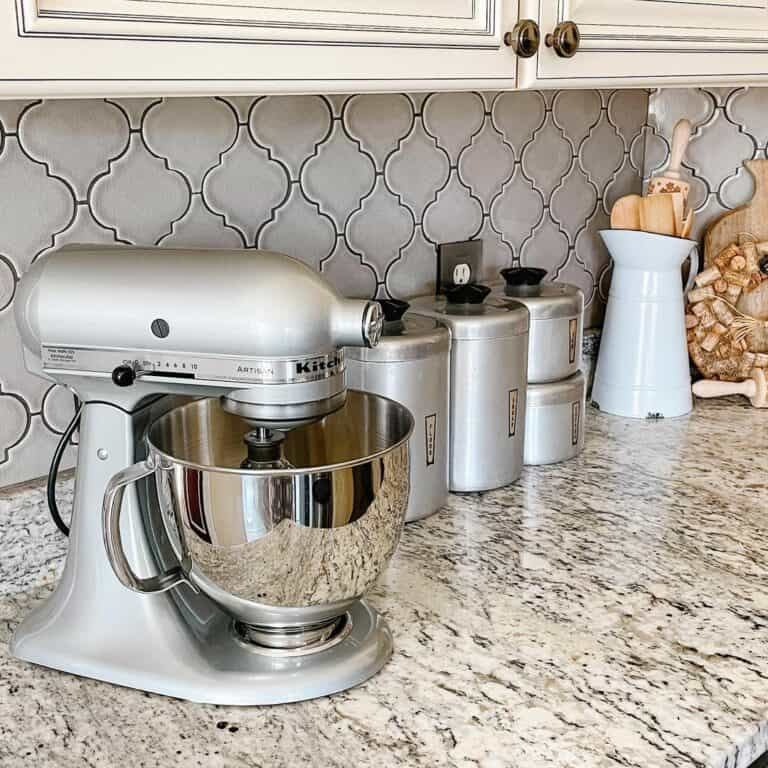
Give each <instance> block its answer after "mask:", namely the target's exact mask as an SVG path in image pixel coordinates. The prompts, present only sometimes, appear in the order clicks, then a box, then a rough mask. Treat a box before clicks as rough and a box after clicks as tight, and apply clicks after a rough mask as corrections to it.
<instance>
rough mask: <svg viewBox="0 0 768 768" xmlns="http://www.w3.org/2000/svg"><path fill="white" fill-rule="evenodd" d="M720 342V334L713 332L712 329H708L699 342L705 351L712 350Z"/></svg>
mask: <svg viewBox="0 0 768 768" xmlns="http://www.w3.org/2000/svg"><path fill="white" fill-rule="evenodd" d="M719 343H720V334H719V333H715V332H714V330H712V331H710V332H709V333H708V334H707V336H706V338H705V339H704V341H702V342H701V348H702V349H703V350H704V351H705V352H712V350H713V349H714V348H715V347H716V346H717V345H718V344H719Z"/></svg>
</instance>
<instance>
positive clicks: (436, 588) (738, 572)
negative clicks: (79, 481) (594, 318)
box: [0, 401, 768, 768]
mask: <svg viewBox="0 0 768 768" xmlns="http://www.w3.org/2000/svg"><path fill="white" fill-rule="evenodd" d="M589 417H590V418H589V420H588V438H587V447H586V450H585V453H584V454H583V455H582V456H581V457H580V458H579V459H577V460H576V461H573V462H570V463H569V464H565V465H560V466H554V467H549V468H538V469H531V470H527V471H526V473H525V475H524V477H523V479H522V481H521V483H520V484H519V485H517V486H515V487H511V488H507V489H503V490H500V491H496V492H493V493H488V494H484V495H470V496H464V497H453V498H452V500H451V503H450V506H449V507H448V508H447V509H446V510H444V511H443V512H441V513H440V514H438V515H437V516H435V517H432V518H430V519H429V520H427V521H424V522H422V523H417V524H415V525H412V526H410V527H409V528H408V530H407V531H406V534H405V535H404V537H403V541H402V543H401V547H400V549H399V551H398V553H397V555H396V558H395V561H394V562H393V565H392V566H391V567H390V569H389V571H388V572H387V574H386V575H385V577H384V579H383V581H382V583H381V584H380V586H378V587H377V588H376V590H375V591H374V593H373V595H372V602H373V603H374V604H375V605H376V606H377V607H378V608H379V609H380V610H382V611H383V612H384V613H385V614H386V616H387V617H388V620H389V622H390V625H391V626H392V629H393V631H394V635H395V642H396V650H395V655H394V658H393V659H392V661H391V662H390V663H389V665H388V666H386V667H385V668H384V670H383V671H382V672H381V673H380V674H379V675H378V676H376V677H375V678H373V679H372V680H370V681H369V682H368V683H366V684H365V685H363V686H361V687H359V688H357V689H355V690H352V691H348V692H345V693H342V694H338V695H336V696H333V697H332V698H329V699H321V700H317V701H312V702H305V703H302V704H296V705H290V706H281V707H274V708H263V709H237V708H231V707H212V706H200V705H194V704H189V703H186V702H181V701H175V700H170V699H165V698H162V697H159V696H152V695H147V694H144V693H141V692H138V691H132V690H127V689H120V688H115V687H112V686H109V685H106V684H103V683H98V682H94V681H89V680H83V679H79V678H75V677H71V676H68V675H64V674H60V673H57V672H52V671H48V670H45V669H41V668H35V667H32V666H29V665H26V664H22V663H19V662H17V661H15V660H13V659H11V658H9V657H8V653H7V648H6V641H7V638H8V636H9V632H10V631H11V629H12V628H13V627H14V626H15V625H16V623H17V622H18V621H19V619H20V618H21V616H23V615H24V614H25V612H26V611H27V610H28V609H29V607H30V606H31V605H32V604H33V603H34V602H35V601H37V600H39V599H41V598H42V597H44V596H45V595H46V594H47V593H48V591H49V590H50V585H51V583H52V582H53V580H54V579H55V576H56V573H57V571H58V569H59V567H60V558H61V556H62V555H63V552H64V543H63V540H62V538H61V537H60V536H59V535H58V534H57V533H56V532H55V530H54V528H53V526H52V524H51V523H49V521H48V517H47V512H46V511H45V508H44V497H43V493H42V491H40V490H34V489H33V490H26V491H23V492H21V493H16V494H14V495H9V494H8V493H6V494H5V495H4V496H0V553H1V554H0V765H1V766H3V768H16V766H25V768H26V767H28V766H30V765H32V766H35V767H36V768H47V767H48V766H56V767H57V768H68V767H69V766H84V765H88V766H99V767H101V766H110V767H111V766H118V765H119V766H147V767H149V766H153V767H154V766H165V765H184V766H206V767H210V768H219V767H222V768H223V767H224V766H227V768H229V767H230V766H237V767H238V768H240V767H244V766H264V767H265V768H266V767H267V766H269V767H270V768H271V767H272V766H305V765H306V766H316V765H317V766H319V765H323V766H338V767H339V768H340V767H341V766H345V767H346V766H353V765H354V766H377V767H381V768H389V766H408V767H410V766H430V767H431V766H461V767H462V768H465V767H467V768H468V767H469V766H482V768H496V767H498V766H521V767H525V768H529V767H531V766H535V767H536V768H539V767H546V768H551V767H555V768H556V767H559V766H569V767H570V766H573V767H574V768H576V767H578V768H589V767H591V766H600V768H602V767H603V766H605V767H608V766H638V767H640V766H642V768H653V767H654V766H670V767H671V766H674V767H675V768H680V767H681V766H717V767H720V766H729V767H730V768H745V767H746V766H748V765H749V764H750V763H751V762H752V760H753V759H754V758H755V757H757V756H758V755H759V754H761V753H762V752H764V751H766V749H768V515H767V514H766V513H767V512H768V494H767V493H766V483H768V458H766V457H768V410H766V411H756V410H752V409H750V408H749V407H748V406H742V405H741V404H740V402H738V401H722V402H718V403H707V404H705V405H702V404H701V403H699V404H698V405H697V411H696V413H695V415H694V416H693V417H690V418H686V419H680V420H676V421H667V422H658V423H651V422H630V421H625V420H621V419H615V418H610V417H607V416H602V415H599V414H595V413H590V414H589ZM65 493H66V486H65ZM147 652H148V653H151V649H149V648H148V649H147Z"/></svg>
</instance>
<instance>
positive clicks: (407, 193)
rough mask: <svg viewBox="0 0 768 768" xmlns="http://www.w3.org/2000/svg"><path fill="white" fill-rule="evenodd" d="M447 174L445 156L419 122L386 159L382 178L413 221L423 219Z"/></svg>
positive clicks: (447, 166)
mask: <svg viewBox="0 0 768 768" xmlns="http://www.w3.org/2000/svg"><path fill="white" fill-rule="evenodd" d="M450 172H451V164H450V160H449V158H448V154H447V153H446V151H445V150H444V149H442V148H441V147H439V146H438V145H437V140H436V139H435V137H434V136H430V135H429V134H428V133H427V132H426V131H425V130H424V125H423V123H422V121H421V119H417V120H416V121H415V122H414V124H413V129H412V130H411V132H410V133H409V134H408V136H406V137H405V138H404V139H403V140H402V141H401V142H400V143H399V147H398V149H397V150H396V151H395V152H393V153H392V154H391V155H390V156H389V158H388V159H387V163H386V166H385V167H384V177H385V178H386V180H387V184H388V185H389V187H390V189H392V191H393V192H395V193H396V194H397V195H398V196H399V197H400V200H401V201H402V202H403V203H405V205H407V206H408V207H409V208H410V209H411V211H412V212H413V216H414V218H415V219H416V221H417V222H419V223H420V222H421V221H422V219H423V217H424V210H425V209H426V207H427V206H428V205H429V204H430V203H432V202H434V201H435V200H437V193H438V191H439V190H441V189H442V188H443V187H444V186H445V184H446V182H447V181H448V176H449V175H450Z"/></svg>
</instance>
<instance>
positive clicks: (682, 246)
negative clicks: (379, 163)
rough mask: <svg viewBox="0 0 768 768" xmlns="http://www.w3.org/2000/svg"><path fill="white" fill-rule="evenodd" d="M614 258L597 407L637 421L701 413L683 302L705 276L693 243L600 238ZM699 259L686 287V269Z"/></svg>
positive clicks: (621, 233) (612, 232)
mask: <svg viewBox="0 0 768 768" xmlns="http://www.w3.org/2000/svg"><path fill="white" fill-rule="evenodd" d="M600 236H601V237H602V238H603V241H604V242H605V244H606V246H608V250H609V251H610V254H611V256H612V257H613V262H614V266H613V277H612V279H611V290H610V293H609V295H608V308H607V310H606V315H605V323H604V326H603V334H602V339H601V341H600V353H599V355H598V358H597V369H596V371H595V383H594V386H593V387H592V403H593V405H595V406H597V407H598V408H599V409H600V410H601V411H605V412H606V413H612V414H616V415H618V416H628V417H630V418H635V419H645V418H661V417H666V418H670V417H674V416H683V415H685V414H686V413H690V411H691V409H692V408H693V399H692V397H691V375H690V368H689V365H688V344H687V342H686V331H685V310H684V307H683V296H684V295H685V294H687V293H688V291H689V290H690V288H691V286H692V285H693V280H694V278H695V277H696V275H697V273H698V271H699V258H698V251H697V250H696V243H695V241H693V240H686V239H684V238H680V237H668V236H666V235H655V234H651V233H649V232H635V231H632V230H622V229H608V230H603V231H601V232H600ZM689 255H690V256H691V270H690V274H689V275H688V282H687V285H686V286H685V288H683V285H682V279H681V276H680V268H681V266H682V264H683V262H684V261H685V259H686V258H687V257H688V256H689Z"/></svg>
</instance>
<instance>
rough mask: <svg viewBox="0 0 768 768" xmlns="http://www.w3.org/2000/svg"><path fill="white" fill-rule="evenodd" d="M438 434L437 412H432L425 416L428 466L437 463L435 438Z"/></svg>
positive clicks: (425, 445) (425, 442)
mask: <svg viewBox="0 0 768 768" xmlns="http://www.w3.org/2000/svg"><path fill="white" fill-rule="evenodd" d="M436 435H437V414H436V413H431V414H430V415H429V416H425V417H424V450H425V452H426V456H427V466H428V467H431V466H432V465H433V464H434V463H435V439H436Z"/></svg>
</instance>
